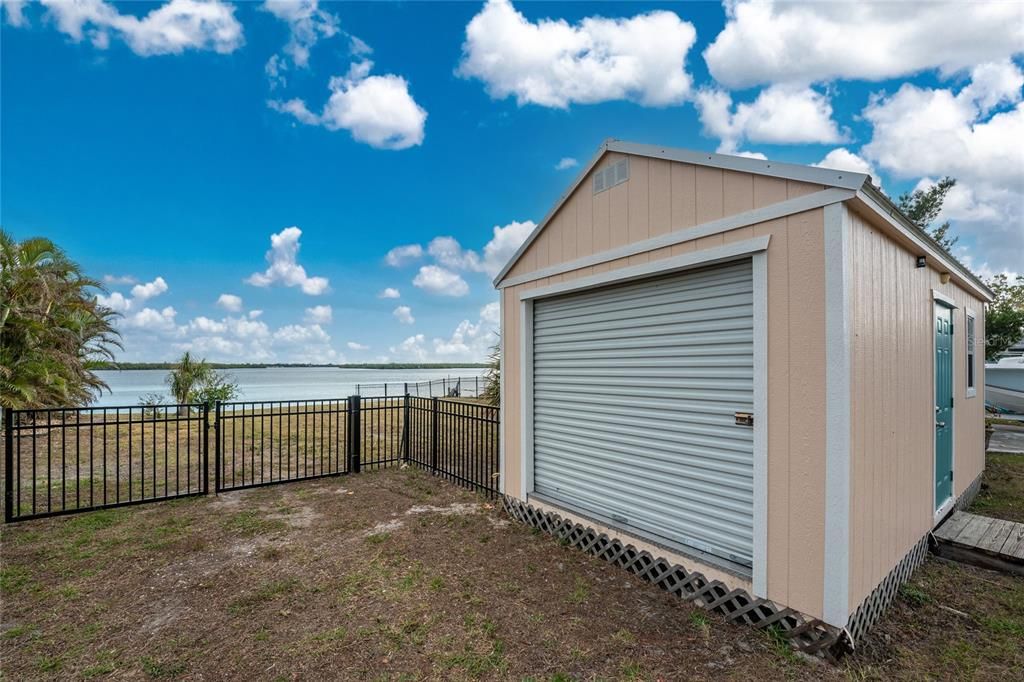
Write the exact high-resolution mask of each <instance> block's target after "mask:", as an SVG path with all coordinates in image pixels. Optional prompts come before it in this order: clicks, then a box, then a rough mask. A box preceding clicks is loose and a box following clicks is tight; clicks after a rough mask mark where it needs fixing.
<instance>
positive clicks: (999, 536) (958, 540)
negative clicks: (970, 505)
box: [933, 511, 1024, 575]
mask: <svg viewBox="0 0 1024 682" xmlns="http://www.w3.org/2000/svg"><path fill="white" fill-rule="evenodd" d="M933 535H934V536H935V539H936V540H937V541H938V543H937V546H936V547H935V549H934V551H935V553H936V554H937V555H939V556H941V557H944V558H946V559H952V560H954V561H962V562H964V563H969V564H974V565H975V566H982V567H984V568H992V569H995V570H997V571H1006V572H1008V573H1015V574H1017V575H1024V523H1015V522H1013V521H1004V520H1003V519H993V518H991V517H988V516H980V515H978V514H969V513H968V512H962V511H958V512H954V513H953V514H952V515H951V516H950V517H949V518H948V519H946V521H945V522H944V523H943V524H942V525H941V526H939V527H938V528H936V529H935V531H934V533H933Z"/></svg>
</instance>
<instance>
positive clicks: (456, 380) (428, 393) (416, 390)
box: [356, 375, 487, 398]
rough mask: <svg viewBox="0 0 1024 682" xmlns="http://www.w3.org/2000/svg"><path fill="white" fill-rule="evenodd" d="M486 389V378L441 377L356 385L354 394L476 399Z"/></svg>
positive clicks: (364, 395)
mask: <svg viewBox="0 0 1024 682" xmlns="http://www.w3.org/2000/svg"><path fill="white" fill-rule="evenodd" d="M486 388H487V377H484V376H479V375H477V376H466V377H441V378H440V379H431V380H430V381H411V382H394V381H393V382H388V383H382V384H356V393H358V394H359V395H361V396H363V397H367V396H371V397H385V398H386V397H399V398H400V397H402V396H404V395H411V396H414V397H417V398H434V397H437V398H478V397H480V395H481V394H482V393H483V392H484V390H486Z"/></svg>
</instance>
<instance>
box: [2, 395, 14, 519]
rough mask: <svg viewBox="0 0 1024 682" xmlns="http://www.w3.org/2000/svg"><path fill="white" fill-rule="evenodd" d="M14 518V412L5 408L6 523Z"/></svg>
mask: <svg viewBox="0 0 1024 682" xmlns="http://www.w3.org/2000/svg"><path fill="white" fill-rule="evenodd" d="M13 516H14V410H13V409H11V408H10V407H5V408H4V521H7V522H10V521H11V519H12V518H13Z"/></svg>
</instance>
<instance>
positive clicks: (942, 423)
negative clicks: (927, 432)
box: [935, 422, 946, 429]
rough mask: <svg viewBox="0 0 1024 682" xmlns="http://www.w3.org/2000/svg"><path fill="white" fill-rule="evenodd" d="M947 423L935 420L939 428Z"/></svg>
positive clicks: (936, 426)
mask: <svg viewBox="0 0 1024 682" xmlns="http://www.w3.org/2000/svg"><path fill="white" fill-rule="evenodd" d="M945 425H946V422H935V428H937V429H941V428H942V427H943V426H945Z"/></svg>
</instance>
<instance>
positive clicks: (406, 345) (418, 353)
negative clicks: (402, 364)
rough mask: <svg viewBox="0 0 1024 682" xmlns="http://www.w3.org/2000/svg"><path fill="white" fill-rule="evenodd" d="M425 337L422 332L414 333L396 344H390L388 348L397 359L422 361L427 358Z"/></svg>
mask: <svg viewBox="0 0 1024 682" xmlns="http://www.w3.org/2000/svg"><path fill="white" fill-rule="evenodd" d="M426 341H427V339H426V337H425V336H423V334H416V335H415V336H410V337H408V338H407V339H405V340H404V341H402V342H401V343H399V344H398V345H396V346H391V347H390V348H389V349H388V350H390V351H391V353H392V354H393V355H395V356H397V358H398V359H402V360H409V361H415V362H424V361H425V360H426V359H427V349H426V347H425V346H424V344H425V343H426Z"/></svg>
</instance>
